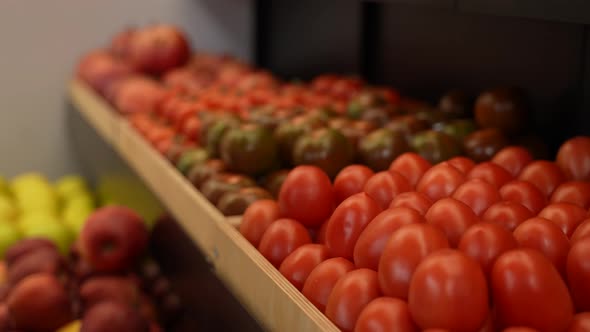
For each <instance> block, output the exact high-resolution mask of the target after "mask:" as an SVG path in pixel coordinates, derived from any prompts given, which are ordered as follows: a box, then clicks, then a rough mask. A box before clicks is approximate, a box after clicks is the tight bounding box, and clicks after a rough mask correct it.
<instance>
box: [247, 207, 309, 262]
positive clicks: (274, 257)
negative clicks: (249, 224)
mask: <svg viewBox="0 0 590 332" xmlns="http://www.w3.org/2000/svg"><path fill="white" fill-rule="evenodd" d="M308 243H311V238H310V236H309V232H308V231H307V229H306V228H305V226H303V225H302V224H301V223H299V222H298V221H295V220H293V219H279V220H277V221H275V222H272V223H271V224H270V225H269V226H268V227H267V228H266V231H265V232H264V234H263V235H262V238H261V239H260V244H259V245H258V251H260V253H261V254H262V255H263V256H264V257H265V258H266V259H268V261H269V262H270V263H271V264H272V265H274V266H275V267H276V268H278V267H279V266H281V263H283V261H284V260H285V258H286V257H287V256H289V255H290V254H291V253H292V252H293V251H295V249H297V248H299V247H301V246H302V245H304V244H308Z"/></svg>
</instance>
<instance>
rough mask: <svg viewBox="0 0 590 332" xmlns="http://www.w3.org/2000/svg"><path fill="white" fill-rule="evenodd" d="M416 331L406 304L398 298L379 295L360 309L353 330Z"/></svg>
mask: <svg viewBox="0 0 590 332" xmlns="http://www.w3.org/2000/svg"><path fill="white" fill-rule="evenodd" d="M384 331H396V332H418V327H417V326H416V324H415V323H414V321H413V320H412V316H411V315H410V309H409V308H408V304H407V303H406V302H404V301H402V300H400V299H394V298H390V297H379V298H376V299H374V300H373V301H371V302H369V304H367V306H366V307H365V309H363V311H361V314H360V315H359V318H358V320H357V321H356V326H355V327H354V332H384Z"/></svg>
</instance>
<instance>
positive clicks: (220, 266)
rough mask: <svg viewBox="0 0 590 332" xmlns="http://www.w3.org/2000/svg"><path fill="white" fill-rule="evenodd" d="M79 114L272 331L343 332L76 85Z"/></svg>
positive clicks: (72, 89)
mask: <svg viewBox="0 0 590 332" xmlns="http://www.w3.org/2000/svg"><path fill="white" fill-rule="evenodd" d="M69 97H70V100H71V102H72V103H73V105H74V107H75V109H77V110H78V112H80V114H81V115H82V117H83V118H84V119H85V120H86V121H87V122H88V123H89V124H90V125H91V127H93V128H94V129H95V130H96V131H97V132H98V134H99V135H100V136H101V137H102V138H103V139H104V140H105V142H107V143H108V144H110V145H111V146H112V147H113V149H114V150H115V151H116V152H117V153H118V154H119V155H120V156H121V157H122V159H123V160H124V161H125V162H127V163H128V164H129V166H130V167H131V168H132V169H133V170H134V171H135V172H137V174H138V175H139V177H140V178H141V179H142V180H143V181H144V182H145V183H146V184H147V186H148V187H149V188H150V189H151V190H152V191H153V193H154V194H155V195H156V196H157V197H158V198H159V199H160V200H161V201H162V203H163V204H164V205H165V206H166V207H167V208H168V209H169V210H170V212H171V213H172V214H173V215H174V217H175V218H176V219H177V221H178V223H179V224H180V225H181V226H182V227H183V229H184V231H185V232H186V233H187V234H188V236H189V237H190V238H191V239H192V240H193V241H194V242H195V244H196V245H197V246H198V247H199V248H200V249H201V250H202V252H203V254H204V255H205V257H206V259H207V260H208V261H209V263H210V264H211V267H212V269H213V270H214V271H215V273H216V275H217V276H218V277H219V278H220V279H221V280H222V281H223V282H224V283H225V284H226V285H227V287H228V288H229V289H230V291H231V292H232V293H233V294H234V295H235V296H236V298H237V299H238V300H239V301H240V302H241V303H242V304H243V305H244V307H245V308H246V309H247V310H248V311H249V312H250V314H251V315H252V316H253V317H254V318H255V319H256V320H258V321H259V322H260V324H261V325H262V326H263V327H264V328H265V329H267V330H269V331H281V332H283V331H284V332H300V331H307V332H314V331H339V330H338V328H337V327H336V326H335V325H334V324H332V323H331V322H330V321H329V320H328V319H327V318H326V317H325V316H324V315H323V314H322V313H321V312H320V311H319V310H317V309H316V308H315V307H314V306H313V305H312V304H311V302H309V301H308V300H307V299H306V298H305V297H304V296H303V295H302V294H301V293H300V292H299V291H298V290H297V289H296V288H295V287H293V286H292V285H291V284H290V283H289V282H288V281H287V280H286V279H285V278H283V276H282V275H281V274H280V273H279V271H278V270H277V269H276V268H274V267H273V266H272V264H270V263H269V262H268V261H267V260H266V259H265V258H264V257H263V256H262V255H261V254H260V253H259V252H258V251H257V250H256V248H254V247H253V246H252V245H251V244H250V243H249V242H248V241H247V240H246V239H245V238H244V237H242V235H241V234H240V233H239V232H238V230H237V229H236V225H237V224H239V218H226V217H224V216H223V215H222V214H221V213H220V212H219V211H218V210H217V209H216V208H215V207H214V206H213V205H212V204H210V203H209V202H208V201H207V200H206V199H205V197H204V196H203V195H201V193H200V192H199V191H197V190H196V189H195V188H194V187H193V186H192V185H191V183H190V182H189V181H187V180H186V179H185V178H184V177H183V176H182V175H181V174H180V173H179V172H178V171H177V170H176V169H175V168H174V167H172V165H170V164H169V162H168V161H167V160H166V159H164V158H163V157H162V156H160V154H159V153H158V152H157V151H156V150H155V149H153V148H152V147H151V146H150V145H149V144H148V142H147V141H145V140H144V139H143V138H142V137H141V136H140V135H139V134H138V133H137V132H136V131H135V129H134V128H132V127H131V126H130V125H129V124H128V123H127V121H126V120H125V119H124V118H123V117H121V116H119V115H118V114H117V113H116V112H115V110H114V109H113V108H112V107H111V106H110V105H109V104H108V103H107V102H106V101H105V100H104V99H102V98H101V97H100V96H99V95H97V94H96V93H95V92H94V91H93V90H92V89H90V88H89V87H87V86H86V85H85V84H84V83H82V82H80V81H78V80H73V81H72V82H71V83H70V85H69Z"/></svg>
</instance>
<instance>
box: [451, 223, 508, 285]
mask: <svg viewBox="0 0 590 332" xmlns="http://www.w3.org/2000/svg"><path fill="white" fill-rule="evenodd" d="M516 247H518V243H517V242H516V239H514V236H512V233H510V232H509V231H508V230H506V229H505V228H504V227H502V226H500V225H497V224H492V223H485V222H484V223H478V224H475V225H473V226H471V227H470V228H469V229H468V230H467V231H466V232H465V233H464V234H463V237H461V241H460V242H459V246H458V249H459V250H461V251H463V252H464V253H465V254H466V255H467V256H469V257H471V258H473V259H474V260H475V261H476V262H478V263H479V265H480V266H481V269H482V271H483V272H484V273H485V275H489V274H490V272H491V271H492V266H493V265H494V262H495V261H496V259H497V258H498V257H499V256H500V255H501V254H503V253H504V252H506V251H508V250H511V249H515V248H516Z"/></svg>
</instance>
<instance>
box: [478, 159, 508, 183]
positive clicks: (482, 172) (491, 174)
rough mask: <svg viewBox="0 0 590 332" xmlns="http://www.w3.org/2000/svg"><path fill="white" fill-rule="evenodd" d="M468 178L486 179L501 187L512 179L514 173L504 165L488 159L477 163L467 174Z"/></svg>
mask: <svg viewBox="0 0 590 332" xmlns="http://www.w3.org/2000/svg"><path fill="white" fill-rule="evenodd" d="M467 178H468V179H481V180H484V181H486V182H488V183H490V184H492V185H493V186H494V187H496V188H497V189H499V188H500V187H502V186H503V185H504V184H505V183H508V182H509V181H510V180H512V175H511V174H510V173H508V171H507V170H505V169H503V168H502V167H500V166H498V165H496V164H494V163H492V162H489V161H487V162H483V163H480V164H477V165H475V167H473V169H472V170H471V171H470V172H469V174H467Z"/></svg>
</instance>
